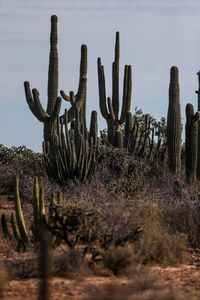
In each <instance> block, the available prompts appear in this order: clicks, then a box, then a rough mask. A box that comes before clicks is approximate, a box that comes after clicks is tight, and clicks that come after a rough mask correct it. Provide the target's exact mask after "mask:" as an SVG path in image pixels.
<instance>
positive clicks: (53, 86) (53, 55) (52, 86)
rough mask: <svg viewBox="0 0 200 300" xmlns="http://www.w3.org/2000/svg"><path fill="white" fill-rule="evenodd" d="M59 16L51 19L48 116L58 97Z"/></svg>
mask: <svg viewBox="0 0 200 300" xmlns="http://www.w3.org/2000/svg"><path fill="white" fill-rule="evenodd" d="M57 22H58V18H57V16H55V15H53V16H52V17H51V34H50V54H49V71H48V88H47V90H48V103H47V114H49V115H51V114H52V111H53V109H54V106H55V103H56V99H57V95H58V50H57V43H58V35H57Z"/></svg>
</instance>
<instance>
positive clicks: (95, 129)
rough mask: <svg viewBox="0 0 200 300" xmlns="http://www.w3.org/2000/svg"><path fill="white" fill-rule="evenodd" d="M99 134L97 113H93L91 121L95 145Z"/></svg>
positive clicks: (91, 133) (91, 135) (91, 131)
mask: <svg viewBox="0 0 200 300" xmlns="http://www.w3.org/2000/svg"><path fill="white" fill-rule="evenodd" d="M97 132H98V123H97V112H96V111H95V110H93V111H92V114H91V120H90V137H92V139H93V144H94V145H96V144H97Z"/></svg>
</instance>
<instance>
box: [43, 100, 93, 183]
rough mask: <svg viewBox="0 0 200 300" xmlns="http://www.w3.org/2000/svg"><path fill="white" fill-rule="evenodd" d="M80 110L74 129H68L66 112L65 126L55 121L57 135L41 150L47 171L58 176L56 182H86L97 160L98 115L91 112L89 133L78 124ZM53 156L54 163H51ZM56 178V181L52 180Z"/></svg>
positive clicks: (77, 111)
mask: <svg viewBox="0 0 200 300" xmlns="http://www.w3.org/2000/svg"><path fill="white" fill-rule="evenodd" d="M79 113H80V110H79V108H78V107H77V106H76V118H75V120H74V122H73V129H72V128H70V129H68V125H67V123H68V122H67V119H68V112H67V110H65V119H66V121H65V122H64V123H60V121H59V119H58V120H57V129H56V133H55V134H54V136H53V139H52V141H51V143H49V144H48V148H47V147H46V148H45V149H44V152H45V157H46V164H47V170H48V173H49V174H50V176H51V174H57V177H56V179H57V180H58V181H59V182H61V183H63V182H66V181H69V180H75V181H81V182H85V181H88V180H90V178H91V176H92V174H93V172H94V170H95V167H96V160H97V150H98V139H97V113H96V112H95V111H93V112H92V115H91V122H90V132H89V133H88V132H87V128H85V124H82V123H81V121H80V114H79ZM51 155H54V160H53V159H51ZM54 178H55V177H54Z"/></svg>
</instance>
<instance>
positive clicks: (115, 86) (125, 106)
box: [97, 32, 132, 147]
mask: <svg viewBox="0 0 200 300" xmlns="http://www.w3.org/2000/svg"><path fill="white" fill-rule="evenodd" d="M119 59H120V41H119V32H117V33H116V44H115V60H114V62H113V65H112V98H110V97H108V98H107V97H106V84H105V74H104V67H103V65H102V64H101V59H100V58H98V61H97V64H98V83H99V104H100V110H101V114H102V116H103V117H104V118H105V120H106V122H107V130H108V142H109V143H110V144H111V145H114V146H118V147H121V145H122V138H121V136H120V135H122V132H121V130H120V129H121V125H123V124H124V122H125V120H126V114H127V112H129V111H130V106H131V92H132V71H131V66H130V65H126V66H125V68H124V82H123V97H122V99H123V100H122V108H121V115H120V117H119Z"/></svg>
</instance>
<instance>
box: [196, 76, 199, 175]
mask: <svg viewBox="0 0 200 300" xmlns="http://www.w3.org/2000/svg"><path fill="white" fill-rule="evenodd" d="M197 76H198V90H197V91H196V93H197V96H198V105H197V109H198V111H200V71H199V72H197ZM197 178H198V179H200V122H198V136H197Z"/></svg>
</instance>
